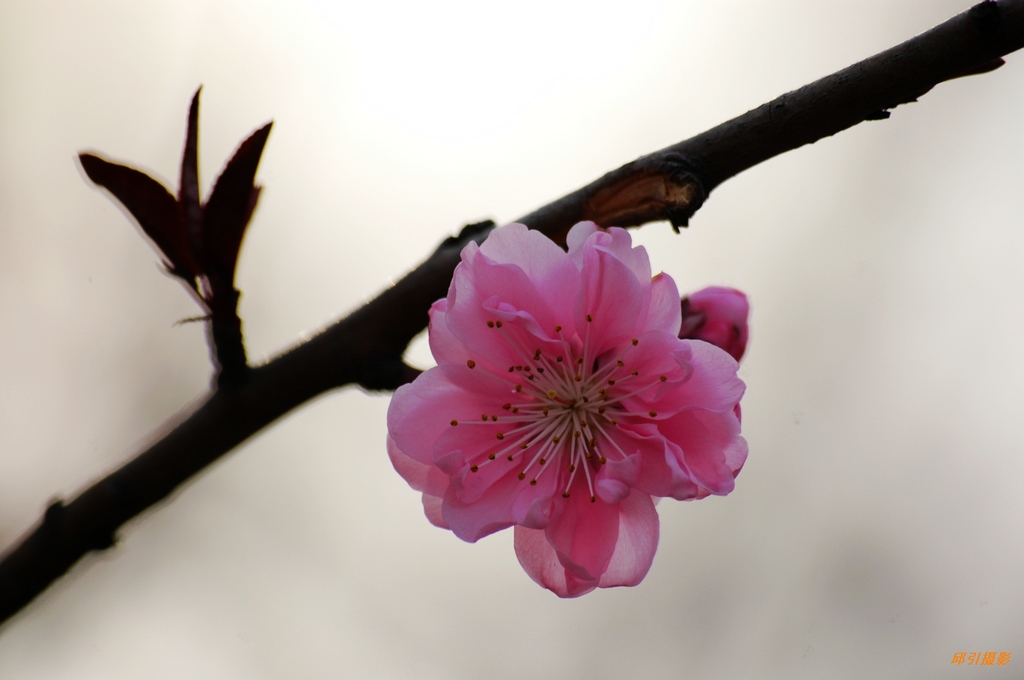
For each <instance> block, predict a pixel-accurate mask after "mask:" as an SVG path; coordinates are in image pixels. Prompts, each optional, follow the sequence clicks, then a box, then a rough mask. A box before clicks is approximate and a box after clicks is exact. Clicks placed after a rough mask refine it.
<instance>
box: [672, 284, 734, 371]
mask: <svg viewBox="0 0 1024 680" xmlns="http://www.w3.org/2000/svg"><path fill="white" fill-rule="evenodd" d="M682 305H683V325H682V327H681V328H680V329H679V337H680V338H683V339H684V340H685V339H691V340H703V341H704V342H710V343H711V344H712V345H715V346H716V347H721V348H722V349H724V350H725V351H726V352H728V353H729V354H731V355H732V358H733V359H735V360H736V361H739V360H740V359H742V358H743V352H744V351H745V350H746V349H747V338H748V337H749V334H750V330H749V328H748V327H747V315H748V314H749V312H750V304H749V303H748V302H747V296H746V295H744V294H743V293H741V292H740V291H738V290H736V289H735V288H723V287H721V286H711V287H709V288H705V289H703V290H699V291H697V292H696V293H693V294H692V295H688V296H687V297H684V298H683V302H682Z"/></svg>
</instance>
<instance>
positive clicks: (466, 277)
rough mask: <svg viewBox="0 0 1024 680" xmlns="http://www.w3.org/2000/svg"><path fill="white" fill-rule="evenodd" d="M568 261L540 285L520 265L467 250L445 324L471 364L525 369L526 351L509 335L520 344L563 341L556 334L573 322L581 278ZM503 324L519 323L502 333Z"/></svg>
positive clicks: (554, 270)
mask: <svg viewBox="0 0 1024 680" xmlns="http://www.w3.org/2000/svg"><path fill="white" fill-rule="evenodd" d="M559 252H561V251H559ZM562 257H563V259H562V262H561V265H560V266H558V267H556V268H555V269H553V270H552V271H550V272H548V273H547V274H546V276H545V278H544V280H543V281H542V282H538V281H535V280H534V279H532V278H531V277H530V275H529V274H528V273H527V271H525V270H524V269H523V268H522V267H520V266H519V265H517V264H505V263H496V262H494V261H491V260H489V259H488V258H487V256H486V255H484V254H483V253H481V252H479V250H477V249H475V248H474V246H473V244H470V245H469V246H466V248H465V250H463V253H462V262H461V263H460V264H459V265H458V267H456V269H455V275H454V279H453V280H452V287H451V288H450V289H449V293H448V306H447V309H446V311H445V322H446V324H447V327H448V330H449V331H450V333H451V334H452V335H453V336H454V337H456V338H458V339H459V340H460V341H461V343H462V344H463V345H464V346H465V348H466V349H467V351H468V352H469V353H470V356H469V357H468V358H469V359H473V360H474V361H477V362H479V361H481V359H482V360H486V361H488V362H490V363H491V364H492V365H493V366H495V367H497V368H499V369H504V368H506V367H508V366H512V365H516V364H521V363H523V360H524V357H523V356H522V353H521V349H520V348H518V347H516V346H515V345H514V344H512V343H510V342H509V341H508V340H507V334H509V333H512V334H513V335H514V336H516V337H518V338H519V339H522V337H523V336H524V335H529V336H535V337H537V338H539V339H541V341H547V342H548V343H553V342H556V341H557V338H556V335H555V331H554V328H555V327H556V326H559V325H564V324H567V323H568V322H569V320H570V319H571V318H572V317H571V311H572V305H573V301H574V300H575V297H576V292H577V290H578V289H579V285H580V284H579V272H578V271H576V269H575V267H573V266H572V264H571V263H569V262H568V260H566V259H565V258H564V253H563V254H562ZM497 320H504V321H506V322H508V321H514V322H515V323H514V324H512V325H511V326H510V327H507V328H504V329H500V328H496V327H495V322H496V321H497ZM533 344H534V342H532V341H531V342H529V343H528V345H531V346H532V345H533Z"/></svg>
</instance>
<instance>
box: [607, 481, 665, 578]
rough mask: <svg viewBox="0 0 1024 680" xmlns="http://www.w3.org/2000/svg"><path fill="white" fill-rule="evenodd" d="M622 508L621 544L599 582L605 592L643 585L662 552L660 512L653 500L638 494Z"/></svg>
mask: <svg viewBox="0 0 1024 680" xmlns="http://www.w3.org/2000/svg"><path fill="white" fill-rule="evenodd" d="M618 507H619V532H618V541H617V542H616V543H615V552H614V553H613V554H612V559H611V562H609V564H608V568H607V569H606V570H605V572H604V573H603V574H602V575H601V578H600V579H599V581H598V586H599V587H601V588H610V587H613V586H635V585H636V584H638V583H640V581H642V580H643V578H644V576H646V575H647V572H648V571H649V570H650V568H651V563H652V562H653V561H654V553H655V552H656V551H657V549H658V512H657V511H656V510H655V509H654V502H653V501H652V500H651V497H650V496H648V495H647V494H644V493H639V492H634V493H632V494H630V495H629V498H626V499H625V500H623V501H622V502H621V503H619V506H618Z"/></svg>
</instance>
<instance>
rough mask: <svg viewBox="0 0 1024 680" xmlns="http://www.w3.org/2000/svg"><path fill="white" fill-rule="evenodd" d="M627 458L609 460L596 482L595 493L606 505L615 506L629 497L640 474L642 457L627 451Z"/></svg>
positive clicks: (599, 472) (598, 474)
mask: <svg viewBox="0 0 1024 680" xmlns="http://www.w3.org/2000/svg"><path fill="white" fill-rule="evenodd" d="M625 451H626V453H627V454H629V455H627V457H626V458H620V459H618V460H615V459H609V460H608V462H607V463H605V464H604V465H602V466H601V469H600V470H598V472H597V475H596V478H595V480H594V493H595V494H596V495H597V497H598V498H599V499H601V500H602V501H604V502H605V503H609V504H615V503H618V502H619V501H621V500H622V499H624V498H625V497H626V496H628V495H629V491H630V489H632V488H633V486H634V485H635V484H636V480H637V476H638V475H639V473H640V455H639V454H637V453H632V452H631V451H629V450H628V449H625Z"/></svg>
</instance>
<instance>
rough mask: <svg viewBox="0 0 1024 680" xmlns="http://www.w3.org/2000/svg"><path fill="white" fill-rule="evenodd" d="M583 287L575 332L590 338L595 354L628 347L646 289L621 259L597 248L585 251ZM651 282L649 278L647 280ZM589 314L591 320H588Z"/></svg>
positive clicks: (578, 305) (637, 330)
mask: <svg viewBox="0 0 1024 680" xmlns="http://www.w3.org/2000/svg"><path fill="white" fill-rule="evenodd" d="M583 261H584V268H583V271H582V272H581V276H582V283H583V285H582V289H581V290H580V292H579V295H578V297H577V299H576V305H575V313H576V332H577V333H579V336H580V337H581V338H585V337H588V336H589V337H590V338H591V342H592V345H591V347H592V351H593V354H594V355H595V356H597V355H600V354H602V353H603V352H606V351H608V350H610V349H612V348H615V347H625V346H626V344H627V343H629V341H630V340H631V339H632V338H634V337H636V336H637V335H638V333H639V327H638V320H640V315H641V312H646V310H645V308H644V307H643V305H642V301H643V297H644V289H643V286H642V285H641V282H640V281H639V280H637V278H636V274H635V273H634V272H633V271H632V270H631V269H630V268H629V267H628V266H626V265H625V264H624V263H623V262H622V261H621V260H618V259H617V258H615V257H613V256H612V255H610V254H608V253H606V252H602V251H600V250H596V249H585V250H584V252H583ZM644 283H646V284H647V285H650V280H649V279H648V280H647V281H645V282H644ZM588 317H589V319H590V320H589V321H588V320H587V319H588Z"/></svg>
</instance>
